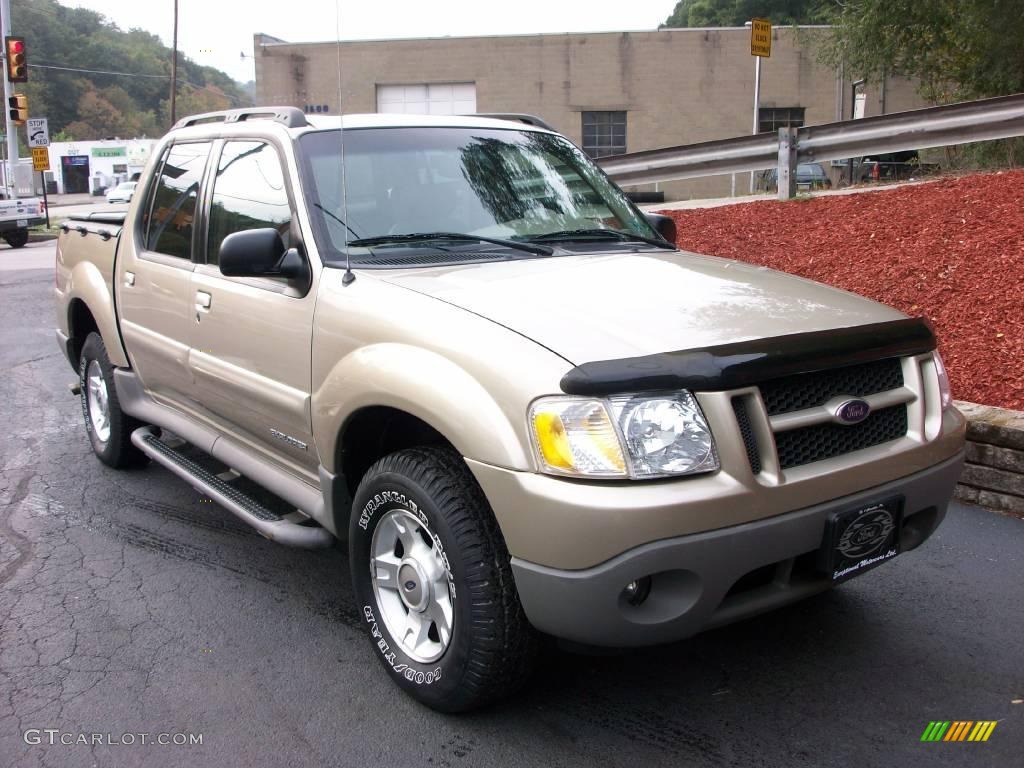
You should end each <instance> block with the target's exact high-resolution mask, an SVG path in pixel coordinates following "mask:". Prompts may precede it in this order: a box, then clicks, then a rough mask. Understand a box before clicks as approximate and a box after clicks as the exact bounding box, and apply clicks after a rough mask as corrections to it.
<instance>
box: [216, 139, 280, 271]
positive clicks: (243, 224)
mask: <svg viewBox="0 0 1024 768" xmlns="http://www.w3.org/2000/svg"><path fill="white" fill-rule="evenodd" d="M291 221H292V211H291V206H290V205H289V204H288V192H287V190H286V189H285V185H284V174H283V173H282V171H281V161H280V159H279V158H278V155H277V150H275V149H274V147H273V146H271V145H270V144H266V143H264V142H262V141H229V142H227V143H226V144H225V145H224V151H223V152H222V153H221V156H220V164H219V166H218V168H217V178H216V179H215V180H214V183H213V196H212V198H211V201H210V233H209V238H208V240H207V250H206V261H207V263H208V264H216V263H217V257H218V255H219V253H220V244H221V241H222V240H224V238H225V237H227V236H228V235H230V234H231V233H232V232H241V231H242V230H246V229H263V228H266V227H272V228H274V229H276V230H277V231H278V232H280V233H281V239H282V240H284V245H285V248H291V247H292V246H293V245H294V243H293V242H291Z"/></svg>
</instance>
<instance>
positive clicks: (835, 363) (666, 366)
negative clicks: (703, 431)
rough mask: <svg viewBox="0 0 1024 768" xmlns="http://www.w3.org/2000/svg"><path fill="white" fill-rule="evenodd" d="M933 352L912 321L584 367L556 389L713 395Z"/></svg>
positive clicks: (922, 326)
mask: <svg viewBox="0 0 1024 768" xmlns="http://www.w3.org/2000/svg"><path fill="white" fill-rule="evenodd" d="M933 349H935V334H934V333H933V332H932V328H931V325H930V324H929V323H928V321H927V320H925V319H924V318H911V319H906V320H892V321H888V322H883V323H871V324H869V325H858V326H853V327H851V328H836V329H834V330H827V331H812V332H809V333H793V334H788V335H786V336H772V337H768V338H764V339H752V340H749V341H740V342H736V343H733V344H719V345H716V346H712V347H704V348H703V349H686V350H680V351H678V352H662V353H659V354H656V355H645V356H643V357H630V358H623V359H621V360H601V361H596V362H591V363H584V364H583V365H579V366H577V367H576V368H573V369H572V370H571V371H569V372H568V373H567V374H565V376H563V377H562V381H561V387H562V391H563V392H565V393H566V394H570V395H609V394H614V393H617V392H638V391H649V390H655V389H692V390H696V391H700V392H709V391H710V392H714V391H722V390H727V389H737V388H739V387H746V386H750V385H752V384H757V383H758V382H761V381H765V380H767V379H774V378H778V377H779V376H789V375H792V374H798V373H808V372H810V371H819V370H824V369H827V368H839V367H842V366H846V365H856V364H858V363H867V362H870V361H873V360H879V359H882V358H886V357H902V356H905V355H918V354H922V353H924V352H930V351H932V350H933Z"/></svg>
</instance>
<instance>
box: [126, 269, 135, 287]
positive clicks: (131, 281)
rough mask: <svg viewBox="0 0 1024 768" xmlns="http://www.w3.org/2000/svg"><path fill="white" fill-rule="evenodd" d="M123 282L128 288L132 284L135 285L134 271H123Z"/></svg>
mask: <svg viewBox="0 0 1024 768" xmlns="http://www.w3.org/2000/svg"><path fill="white" fill-rule="evenodd" d="M124 284H125V285H127V286H128V287H129V288H131V287H132V286H133V285H135V273H134V272H125V273H124Z"/></svg>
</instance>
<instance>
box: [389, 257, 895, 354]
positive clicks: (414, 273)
mask: <svg viewBox="0 0 1024 768" xmlns="http://www.w3.org/2000/svg"><path fill="white" fill-rule="evenodd" d="M375 276H377V277H380V278H382V279H383V280H385V281H387V282H389V283H392V284H394V285H398V286H402V287H404V288H408V289H410V290H413V291H416V292H418V293H422V294H425V295H428V296H432V297H434V298H437V299H440V300H441V301H444V302H447V303H449V304H452V305H454V306H457V307H461V308H463V309H465V310H468V311H470V312H473V313H474V314H477V315H480V316H482V317H485V318H488V319H490V320H492V321H494V322H496V323H499V324H501V325H503V326H505V327H507V328H509V329H511V330H513V331H516V332H517V333H520V334H522V335H524V336H527V337H529V338H530V339H533V340H534V341H536V342H537V343H538V344H542V345H543V346H545V347H547V348H548V349H550V350H552V351H553V352H555V353H557V354H558V355H560V356H562V357H563V358H565V359H566V360H568V361H569V362H571V363H572V364H573V365H582V364H583V363H587V362H593V361H595V360H612V359H618V358H624V357H637V356H640V355H649V354H655V353H658V352H668V351H674V350H681V349H694V348H698V347H705V346H710V345H715V344H725V343H729V342H737V341H746V340H749V339H755V338H764V337H766V336H782V335H785V334H790V333H800V332H803V331H821V330H828V329H832V328H843V327H850V326H856V325H865V324H868V323H877V322H883V321H886V320H897V319H900V318H903V317H905V316H904V315H902V314H900V313H899V312H897V311H896V310H893V309H890V308H888V307H886V306H884V305H882V304H878V303H875V302H873V301H869V300H868V299H864V298H861V297H860V296H856V295H854V294H852V293H847V292H845V291H840V290H837V289H835V288H830V287H828V286H825V285H821V284H819V283H814V282H811V281H810V280H805V279H803V278H799V277H794V276H792V275H787V274H784V273H782V272H776V271H774V270H770V269H767V268H765V267H755V266H751V265H748V264H743V263H740V262H736V261H730V260H726V259H718V258H713V257H710V256H700V255H697V254H692V253H685V252H682V253H654V254H644V253H618V254H612V255H605V254H601V255H593V254H589V255H585V256H582V255H581V256H561V257H553V258H546V259H529V260H523V261H512V262H496V263H488V264H470V265H464V266H461V265H460V266H452V267H440V268H438V267H435V268H432V269H417V270H394V271H390V270H389V271H388V272H377V273H375Z"/></svg>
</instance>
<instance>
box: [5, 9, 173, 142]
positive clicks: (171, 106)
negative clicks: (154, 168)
mask: <svg viewBox="0 0 1024 768" xmlns="http://www.w3.org/2000/svg"><path fill="white" fill-rule="evenodd" d="M2 1H3V2H5V3H6V2H9V1H10V0H2ZM177 92H178V0H174V42H173V45H172V50H171V125H174V123H175V105H174V97H175V95H176V94H177Z"/></svg>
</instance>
